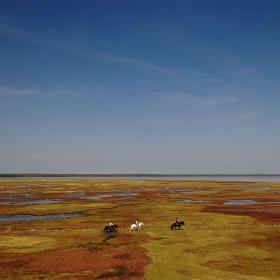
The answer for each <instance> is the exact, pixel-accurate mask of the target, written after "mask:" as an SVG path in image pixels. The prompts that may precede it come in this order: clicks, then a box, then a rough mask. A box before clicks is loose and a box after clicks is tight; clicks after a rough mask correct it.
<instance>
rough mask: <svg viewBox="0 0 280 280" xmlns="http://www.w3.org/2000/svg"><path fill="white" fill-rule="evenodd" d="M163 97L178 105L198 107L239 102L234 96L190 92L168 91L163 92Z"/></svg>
mask: <svg viewBox="0 0 280 280" xmlns="http://www.w3.org/2000/svg"><path fill="white" fill-rule="evenodd" d="M162 99H163V100H164V101H166V102H168V103H171V104H174V105H177V106H182V105H183V106H185V105H190V106H196V107H214V106H220V105H229V104H233V103H236V102H237V99H236V98H235V97H232V96H223V95H210V96H198V95H193V94H190V93H168V94H163V95H162Z"/></svg>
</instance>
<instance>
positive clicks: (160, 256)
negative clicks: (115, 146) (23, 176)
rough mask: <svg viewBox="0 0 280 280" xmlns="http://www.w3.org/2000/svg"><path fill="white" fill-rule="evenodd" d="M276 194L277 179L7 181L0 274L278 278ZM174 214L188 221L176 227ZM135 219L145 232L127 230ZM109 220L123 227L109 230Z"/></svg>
mask: <svg viewBox="0 0 280 280" xmlns="http://www.w3.org/2000/svg"><path fill="white" fill-rule="evenodd" d="M279 193H280V184H277V183H261V184H260V183H246V182H213V181H209V182H206V181H204V182H202V181H197V182H195V181H170V180H166V181H164V180H145V181H139V180H138V181H137V180H93V179H83V180H79V179H74V180H65V181H63V180H58V181H56V180H51V181H48V180H44V181H42V180H38V181H36V180H24V181H21V180H15V181H12V180H9V181H8V180H7V181H5V180H3V181H1V186H0V279H28V280H29V279H66V280H67V279H69V280H70V279H71V280H72V279H82V280H83V279H85V280H87V279H88V280H89V279H90V280H92V279H205V280H206V279H207V280H208V279H232V280H233V279H234V280H235V279H244V280H246V279H248V280H252V279H256V280H261V279H275V280H276V279H278V277H279V275H280V268H279V263H280V239H279V234H280V204H279V202H280V199H279ZM176 217H179V219H180V220H182V221H185V224H186V226H183V227H182V229H181V230H176V231H171V230H170V225H171V224H172V223H173V222H175V219H176ZM136 219H137V220H138V221H143V222H144V227H143V230H141V231H139V232H130V225H131V224H132V223H134V222H135V220H136ZM109 222H113V223H115V224H117V225H118V226H119V231H118V232H116V233H111V234H106V233H103V228H104V226H106V225H108V223H109ZM209 275H210V276H211V277H212V278H209Z"/></svg>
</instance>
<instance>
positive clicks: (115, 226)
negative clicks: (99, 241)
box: [103, 225, 118, 233]
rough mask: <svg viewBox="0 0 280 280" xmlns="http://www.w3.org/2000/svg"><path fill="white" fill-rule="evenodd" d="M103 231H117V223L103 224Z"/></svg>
mask: <svg viewBox="0 0 280 280" xmlns="http://www.w3.org/2000/svg"><path fill="white" fill-rule="evenodd" d="M103 231H104V232H107V233H110V232H116V231H118V226H117V225H111V226H105V227H104V229H103Z"/></svg>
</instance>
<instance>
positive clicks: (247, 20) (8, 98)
mask: <svg viewBox="0 0 280 280" xmlns="http://www.w3.org/2000/svg"><path fill="white" fill-rule="evenodd" d="M38 2H39V1H36V2H35V1H34V2H31V1H18V2H15V1H12V2H11V1H9V2H8V1H3V0H2V1H0V172H1V173H4V172H92V173H100V172H105V173H106V172H107V173H110V172H121V173H125V172H150V173H153V172H162V173H165V172H168V173H174V172H175V173H177V172H178V173H180V172H184V173H212V172H214V173H217V172H218V173H219V172H227V173H247V172H268V173H273V172H279V171H280V77H279V73H280V71H279V65H280V53H279V51H280V2H279V1H226V0H225V1H171V0H170V1H117V0H116V1H83V2H68V3H67V2H63V1H59V2H58V1H41V3H38ZM132 2H133V3H132Z"/></svg>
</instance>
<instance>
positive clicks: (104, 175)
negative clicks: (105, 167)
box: [0, 172, 280, 178]
mask: <svg viewBox="0 0 280 280" xmlns="http://www.w3.org/2000/svg"><path fill="white" fill-rule="evenodd" d="M195 176H200V177H208V176H209V177H214V176H216V177H218V176H220V177H221V176H232V177H237V176H246V177H250V176H255V177H257V176H259V177H260V176H280V173H44V172H43V173H40V172H38V173H37V172H36V173H25V172H24V173H0V177H2V178H3V177H195Z"/></svg>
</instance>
